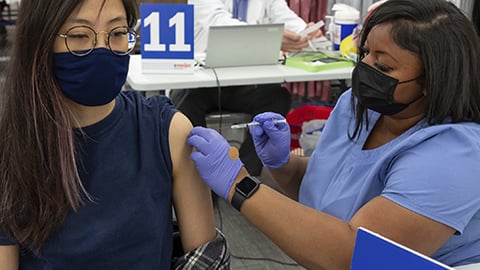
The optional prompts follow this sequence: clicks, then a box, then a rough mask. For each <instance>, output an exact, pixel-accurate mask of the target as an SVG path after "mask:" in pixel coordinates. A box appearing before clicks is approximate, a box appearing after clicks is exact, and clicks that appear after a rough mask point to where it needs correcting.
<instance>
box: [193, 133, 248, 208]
mask: <svg viewBox="0 0 480 270" xmlns="http://www.w3.org/2000/svg"><path fill="white" fill-rule="evenodd" d="M187 144H188V145H190V146H191V147H194V150H195V151H193V152H192V154H191V155H190V158H191V159H192V160H193V162H195V165H196V166H197V170H198V172H199V173H200V176H202V178H203V180H204V181H205V182H206V183H207V185H208V186H210V188H211V189H212V190H213V192H215V193H216V194H217V195H219V196H221V197H222V198H224V199H225V200H226V199H227V198H228V193H229V192H230V188H231V187H232V184H233V181H234V180H235V178H236V177H237V175H238V172H239V171H240V169H241V168H242V167H243V163H242V161H240V159H239V158H238V151H237V150H236V149H235V150H236V153H237V155H236V157H234V158H235V159H232V158H230V155H229V151H230V144H228V142H227V141H226V140H225V138H223V137H222V135H220V134H219V133H218V132H217V131H215V130H213V129H210V128H204V127H194V128H193V129H192V130H191V131H190V135H189V137H188V139H187Z"/></svg>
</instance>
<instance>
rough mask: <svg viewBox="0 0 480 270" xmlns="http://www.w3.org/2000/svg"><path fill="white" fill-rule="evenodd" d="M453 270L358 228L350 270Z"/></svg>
mask: <svg viewBox="0 0 480 270" xmlns="http://www.w3.org/2000/svg"><path fill="white" fill-rule="evenodd" d="M385 269H389V270H405V269H422V270H445V269H449V270H453V268H451V267H449V266H447V265H444V264H442V263H440V262H438V261H436V260H434V259H432V258H430V257H427V256H425V255H423V254H420V253H418V252H416V251H414V250H412V249H409V248H407V247H405V246H403V245H400V244H398V243H396V242H394V241H392V240H390V239H387V238H385V237H383V236H381V235H379V234H377V233H374V232H372V231H369V230H367V229H365V228H361V227H360V228H359V229H358V231H357V238H356V241H355V248H354V251H353V257H352V264H351V266H350V270H385Z"/></svg>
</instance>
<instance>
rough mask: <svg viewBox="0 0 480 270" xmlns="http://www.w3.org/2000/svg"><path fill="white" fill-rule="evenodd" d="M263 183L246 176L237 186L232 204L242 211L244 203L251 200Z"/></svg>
mask: <svg viewBox="0 0 480 270" xmlns="http://www.w3.org/2000/svg"><path fill="white" fill-rule="evenodd" d="M261 183H262V181H260V180H259V179H257V178H255V177H253V176H246V177H245V178H243V179H242V180H241V181H240V182H238V184H237V185H236V186H235V193H234V194H233V197H232V202H231V204H232V206H233V207H235V209H237V210H238V211H240V207H242V204H243V201H245V200H246V199H247V198H250V197H251V196H252V195H253V194H254V193H255V192H256V191H257V190H258V187H259V186H260V184H261Z"/></svg>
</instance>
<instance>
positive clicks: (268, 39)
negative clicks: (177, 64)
mask: <svg viewBox="0 0 480 270" xmlns="http://www.w3.org/2000/svg"><path fill="white" fill-rule="evenodd" d="M282 35H283V24H255V25H226V26H211V27H210V28H209V31H208V39H207V53H206V56H205V66H207V67H237V66H254V65H275V64H278V59H279V56H280V47H281V44H282Z"/></svg>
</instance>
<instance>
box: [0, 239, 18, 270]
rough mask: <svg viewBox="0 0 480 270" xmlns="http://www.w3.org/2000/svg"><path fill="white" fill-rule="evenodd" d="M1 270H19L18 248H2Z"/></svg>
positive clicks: (0, 249) (0, 253)
mask: <svg viewBox="0 0 480 270" xmlns="http://www.w3.org/2000/svg"><path fill="white" fill-rule="evenodd" d="M0 270H18V246H16V245H14V246H0Z"/></svg>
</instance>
